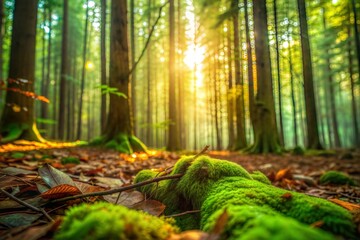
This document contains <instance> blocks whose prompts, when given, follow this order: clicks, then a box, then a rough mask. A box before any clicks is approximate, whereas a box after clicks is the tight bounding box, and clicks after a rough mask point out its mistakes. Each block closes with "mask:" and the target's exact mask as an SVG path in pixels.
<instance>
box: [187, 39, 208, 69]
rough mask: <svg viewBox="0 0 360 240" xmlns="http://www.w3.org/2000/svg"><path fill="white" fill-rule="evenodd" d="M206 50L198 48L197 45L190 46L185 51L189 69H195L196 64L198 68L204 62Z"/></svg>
mask: <svg viewBox="0 0 360 240" xmlns="http://www.w3.org/2000/svg"><path fill="white" fill-rule="evenodd" d="M204 54H205V48H204V47H197V46H195V45H190V46H189V47H188V49H187V50H186V51H185V57H184V63H185V64H186V66H188V67H189V68H194V66H195V64H196V65H197V66H199V65H201V64H202V62H203V60H204Z"/></svg>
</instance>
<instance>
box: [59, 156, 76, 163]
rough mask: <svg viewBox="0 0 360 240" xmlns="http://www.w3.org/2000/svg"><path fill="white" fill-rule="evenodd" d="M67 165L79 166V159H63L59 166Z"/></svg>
mask: <svg viewBox="0 0 360 240" xmlns="http://www.w3.org/2000/svg"><path fill="white" fill-rule="evenodd" d="M68 163H73V164H79V163H80V159H79V158H77V157H64V158H62V159H61V164H68Z"/></svg>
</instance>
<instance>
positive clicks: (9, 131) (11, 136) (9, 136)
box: [1, 123, 29, 143]
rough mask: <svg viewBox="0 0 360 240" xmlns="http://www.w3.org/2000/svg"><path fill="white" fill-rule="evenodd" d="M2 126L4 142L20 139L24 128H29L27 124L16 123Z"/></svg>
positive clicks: (2, 139) (2, 140)
mask: <svg viewBox="0 0 360 240" xmlns="http://www.w3.org/2000/svg"><path fill="white" fill-rule="evenodd" d="M2 127H3V128H2V130H1V135H2V138H1V142H2V143H8V142H12V141H14V140H16V139H18V138H19V137H20V136H21V134H22V133H23V131H24V129H27V128H29V126H28V125H27V124H16V123H10V124H6V125H5V126H2Z"/></svg>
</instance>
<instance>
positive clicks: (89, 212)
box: [55, 202, 178, 240]
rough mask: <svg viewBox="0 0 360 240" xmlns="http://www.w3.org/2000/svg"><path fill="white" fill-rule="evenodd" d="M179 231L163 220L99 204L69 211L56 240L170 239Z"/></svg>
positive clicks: (80, 206)
mask: <svg viewBox="0 0 360 240" xmlns="http://www.w3.org/2000/svg"><path fill="white" fill-rule="evenodd" d="M177 231H178V229H177V228H176V227H173V226H172V225H171V224H170V222H169V221H167V220H165V219H163V218H158V217H154V216H151V215H149V214H147V213H144V212H139V211H136V210H130V209H128V208H126V207H123V206H119V205H113V204H110V203H103V202H100V203H95V204H93V205H88V204H82V205H79V206H76V207H72V208H70V209H69V210H68V211H67V212H66V215H65V217H64V219H63V222H62V224H61V226H60V230H59V231H58V232H57V233H56V235H55V239H58V240H60V239H67V240H78V239H88V240H98V239H110V240H112V239H113V240H117V239H119V240H122V239H145V240H150V239H167V238H168V237H169V236H170V235H171V234H173V233H176V232H177Z"/></svg>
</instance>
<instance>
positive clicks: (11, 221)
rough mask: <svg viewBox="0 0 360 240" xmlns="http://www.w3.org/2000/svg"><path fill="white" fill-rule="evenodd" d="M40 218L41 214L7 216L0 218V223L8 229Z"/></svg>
mask: <svg viewBox="0 0 360 240" xmlns="http://www.w3.org/2000/svg"><path fill="white" fill-rule="evenodd" d="M41 216H42V214H34V213H31V214H30V213H14V214H7V215H2V216H0V223H1V224H3V225H5V226H7V227H10V228H13V227H19V226H23V225H29V224H31V223H33V222H34V221H36V220H37V219H38V218H39V217H41Z"/></svg>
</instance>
